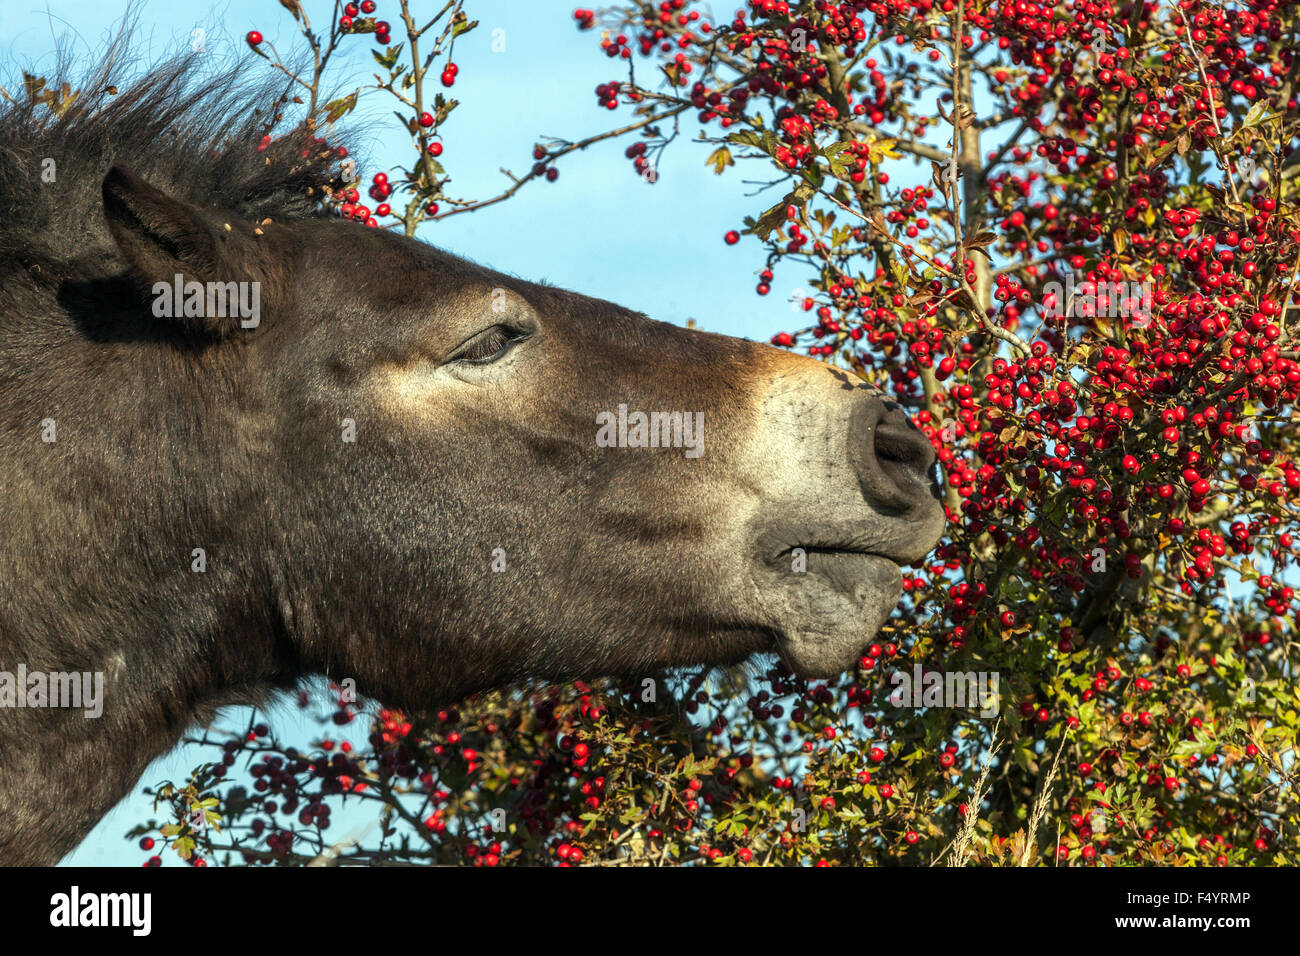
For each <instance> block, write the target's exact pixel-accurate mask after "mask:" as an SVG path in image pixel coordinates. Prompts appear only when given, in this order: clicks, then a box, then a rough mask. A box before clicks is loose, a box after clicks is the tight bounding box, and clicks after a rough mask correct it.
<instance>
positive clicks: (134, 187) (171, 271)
mask: <svg viewBox="0 0 1300 956" xmlns="http://www.w3.org/2000/svg"><path fill="white" fill-rule="evenodd" d="M103 193H104V216H105V218H106V219H107V220H108V231H109V233H110V234H111V235H112V237H113V241H114V242H115V243H116V244H117V247H118V250H119V251H120V252H121V254H122V257H123V259H125V260H126V264H127V269H128V270H129V272H130V273H131V275H132V277H133V278H134V279H135V280H136V281H137V282H138V283H139V284H140V285H141V286H142V287H143V288H144V289H146V290H148V291H149V292H150V294H151V296H152V297H153V314H154V315H155V316H157V317H158V318H163V319H171V320H173V321H175V322H176V323H177V324H178V325H181V326H183V327H185V328H187V329H189V330H190V331H194V332H200V333H205V334H208V335H215V336H222V335H226V334H229V333H231V332H233V331H234V330H235V329H236V328H239V327H243V328H245V329H249V328H254V327H256V325H257V324H258V322H259V320H260V315H259V313H260V299H261V290H260V286H261V283H260V282H258V281H257V278H258V277H257V276H256V275H253V274H252V272H253V271H254V268H255V264H256V260H257V249H256V244H255V243H254V242H252V239H253V236H252V228H251V227H250V226H249V225H248V224H247V223H245V222H243V221H242V220H239V219H236V218H232V217H224V218H223V217H219V216H218V215H217V214H215V213H212V212H208V211H207V210H204V209H201V208H199V207H198V206H195V205H193V204H191V203H187V202H183V201H181V200H179V199H174V198H172V197H171V196H169V195H167V194H166V193H165V192H163V191H162V190H161V189H158V188H156V187H155V186H152V185H151V184H149V183H147V182H145V181H144V180H143V179H141V178H140V177H139V176H137V175H135V173H133V172H131V171H130V170H128V169H126V168H124V167H122V166H114V167H113V168H112V169H110V170H109V172H108V175H107V176H105V177H104V184H103Z"/></svg>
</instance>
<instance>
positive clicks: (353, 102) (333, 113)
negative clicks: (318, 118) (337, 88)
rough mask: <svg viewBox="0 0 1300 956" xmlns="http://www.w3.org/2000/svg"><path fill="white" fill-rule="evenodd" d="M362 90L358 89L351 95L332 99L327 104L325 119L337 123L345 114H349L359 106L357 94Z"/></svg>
mask: <svg viewBox="0 0 1300 956" xmlns="http://www.w3.org/2000/svg"><path fill="white" fill-rule="evenodd" d="M360 92H361V91H360V90H358V91H356V92H355V93H352V94H351V95H350V96H344V97H341V98H339V99H337V100H330V102H328V103H326V104H325V119H326V121H327V122H330V123H337V122H338V121H339V120H340V119H342V118H343V117H344V116H347V115H348V114H349V113H351V112H352V111H353V110H354V109H356V107H357V96H358V94H359V93H360Z"/></svg>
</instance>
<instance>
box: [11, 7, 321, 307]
mask: <svg viewBox="0 0 1300 956" xmlns="http://www.w3.org/2000/svg"><path fill="white" fill-rule="evenodd" d="M128 39H129V36H128V32H127V31H123V32H122V33H120V34H119V35H118V36H117V38H116V39H115V40H114V41H113V42H112V43H110V45H109V47H108V49H107V51H106V52H105V53H104V55H103V56H102V57H101V58H100V59H99V61H98V63H97V64H96V65H94V66H92V67H90V68H89V69H83V70H82V71H81V72H80V74H79V76H78V81H77V82H73V81H72V79H71V78H69V77H68V76H67V74H69V73H71V72H72V69H71V67H70V66H69V65H68V64H66V63H62V64H60V66H59V67H58V68H57V69H58V73H59V75H57V76H50V77H47V78H46V80H47V82H46V85H45V87H44V89H45V90H58V89H60V88H61V87H63V85H64V84H65V83H66V84H68V87H67V88H68V89H70V90H71V91H75V93H76V96H75V99H73V100H72V102H71V105H70V106H69V107H68V108H67V109H66V110H64V111H62V114H61V115H60V114H59V111H56V110H55V109H52V108H51V107H50V106H49V105H48V104H46V103H41V102H37V101H36V100H33V99H32V98H31V95H30V93H29V91H28V90H27V88H26V86H25V83H24V82H23V78H19V82H18V83H16V84H15V83H14V82H13V80H12V79H11V78H6V79H5V80H4V81H3V84H2V85H3V86H4V88H5V89H6V90H9V91H10V93H11V95H12V100H11V99H8V98H0V280H3V282H0V284H8V283H9V282H11V281H14V280H17V279H18V278H19V276H18V275H15V272H21V273H26V274H27V275H28V277H29V279H35V280H36V281H38V282H39V281H40V280H39V279H38V278H37V276H40V274H41V273H44V276H43V278H44V279H45V281H46V283H48V282H50V281H51V280H54V281H57V279H58V277H59V275H60V274H65V275H66V273H67V271H68V266H69V265H70V264H71V263H72V262H75V261H80V265H81V268H82V269H83V270H89V271H98V270H96V269H95V268H94V265H93V261H94V260H96V259H104V258H106V257H111V256H112V251H111V250H112V242H111V239H110V238H109V235H108V231H107V228H106V226H105V224H104V217H103V213H102V211H101V193H100V187H101V183H102V182H103V179H104V175H105V173H106V172H107V171H108V170H109V169H110V168H111V167H112V166H114V165H122V166H126V167H128V168H130V169H131V170H132V171H133V172H135V173H137V174H138V175H140V176H142V177H144V178H145V179H147V180H149V181H150V182H152V183H153V184H155V185H156V186H158V187H159V188H161V189H163V190H165V191H166V192H168V193H169V194H171V195H172V196H175V197H176V198H179V199H184V200H187V201H189V202H192V203H195V204H197V205H200V206H205V207H219V208H222V209H225V210H228V211H230V212H233V213H235V214H237V215H241V216H243V217H245V218H248V219H251V220H254V221H259V222H260V221H261V220H263V219H268V218H269V219H271V220H273V221H285V220H291V219H304V218H309V217H312V216H314V215H316V214H318V213H319V211H320V203H321V200H322V199H323V198H324V197H325V195H326V193H327V190H328V189H329V188H331V187H337V186H338V185H339V184H340V181H339V161H340V157H339V156H338V154H337V153H336V152H333V151H332V150H331V149H330V147H329V146H326V145H324V144H323V143H322V142H320V141H318V140H317V139H316V137H315V136H313V134H312V133H311V132H309V131H308V129H307V128H306V127H305V126H303V125H299V126H297V127H296V128H294V129H293V130H291V131H288V132H283V133H281V132H277V131H276V130H275V127H276V125H277V122H278V121H279V120H280V119H281V113H282V112H283V111H285V109H286V107H287V108H288V109H293V108H295V106H294V104H292V103H291V101H290V97H291V93H290V92H289V88H288V87H287V86H286V81H285V79H284V77H281V76H268V75H267V73H266V71H264V70H260V69H258V67H259V66H260V64H256V65H254V64H250V63H249V62H248V60H247V59H245V60H243V61H241V62H239V63H237V64H236V65H234V66H232V67H228V68H226V69H223V70H220V71H218V72H210V71H206V70H204V71H200V69H199V64H200V62H202V61H203V60H205V59H207V58H206V57H200V56H198V55H193V54H190V55H178V56H173V57H171V58H170V59H167V60H165V61H163V62H162V63H160V64H158V65H156V66H154V67H152V68H151V69H149V70H148V71H147V72H146V73H145V74H144V75H142V76H139V77H138V78H136V79H124V78H123V74H124V73H127V72H128V71H130V70H131V69H132V60H131V58H130V57H129V56H128V42H127V41H128ZM114 90H116V92H114ZM39 95H40V94H39V93H38V96H39ZM268 133H269V134H270V136H271V137H272V139H271V142H270V143H269V144H268V145H265V146H263V148H261V149H259V146H262V144H263V138H264V137H265V136H267V135H268ZM337 145H338V144H337V143H333V144H330V146H334V147H337ZM47 158H49V159H53V160H54V162H55V176H56V180H55V181H54V182H45V181H43V179H42V169H43V166H42V164H43V161H44V160H45V159H47ZM83 274H84V272H83Z"/></svg>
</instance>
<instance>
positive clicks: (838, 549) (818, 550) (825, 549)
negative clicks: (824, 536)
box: [769, 544, 893, 564]
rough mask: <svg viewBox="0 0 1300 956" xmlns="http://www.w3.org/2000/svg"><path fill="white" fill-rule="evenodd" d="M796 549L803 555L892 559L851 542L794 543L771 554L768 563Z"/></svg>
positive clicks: (791, 554)
mask: <svg viewBox="0 0 1300 956" xmlns="http://www.w3.org/2000/svg"><path fill="white" fill-rule="evenodd" d="M796 550H799V551H803V553H804V556H805V557H807V556H808V555H810V554H826V555H841V554H865V555H867V556H868V557H872V558H884V559H885V560H886V561H892V560H893V559H892V558H890V557H889V556H888V555H885V554H881V553H880V552H878V551H870V550H868V549H866V548H863V547H860V546H856V545H851V544H796V545H792V546H791V547H789V548H786V549H785V550H784V551H780V552H778V553H777V554H775V555H773V556H772V557H771V559H770V560H769V563H770V564H777V563H779V562H784V561H788V560H789V559H790V558H791V557H792V556H793V554H794V552H795V551H796Z"/></svg>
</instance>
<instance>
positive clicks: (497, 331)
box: [453, 325, 523, 364]
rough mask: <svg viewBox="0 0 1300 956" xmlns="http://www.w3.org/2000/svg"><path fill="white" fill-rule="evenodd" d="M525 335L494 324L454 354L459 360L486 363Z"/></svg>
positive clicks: (456, 359) (455, 358)
mask: <svg viewBox="0 0 1300 956" xmlns="http://www.w3.org/2000/svg"><path fill="white" fill-rule="evenodd" d="M522 337H523V336H522V335H521V334H520V333H518V332H516V331H514V330H513V329H508V328H506V327H505V326H503V325H494V326H492V328H490V329H488V330H487V331H485V332H481V333H479V334H478V335H476V336H475V337H474V338H473V339H471V340H470V342H469V344H468V345H467V346H466V347H465V349H464V350H463V351H461V352H459V353H457V354H456V355H454V356H453V360H454V361H457V362H473V363H479V364H486V363H487V362H489V361H490V360H492V359H494V358H499V357H500V356H501V355H502V354H504V353H505V352H506V350H507V349H508V348H509V347H510V346H511V345H513V344H514V343H515V342H517V341H519V339H520V338H522Z"/></svg>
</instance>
